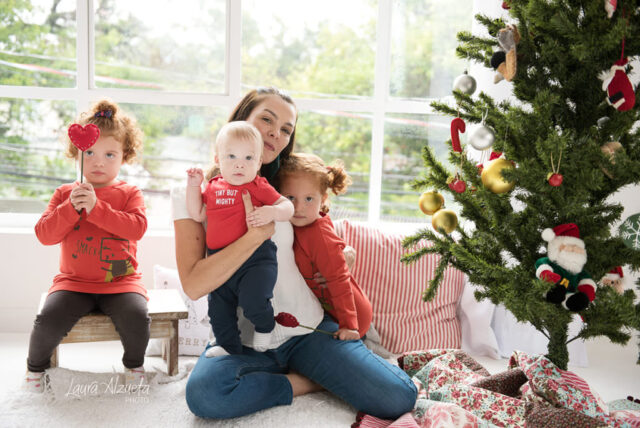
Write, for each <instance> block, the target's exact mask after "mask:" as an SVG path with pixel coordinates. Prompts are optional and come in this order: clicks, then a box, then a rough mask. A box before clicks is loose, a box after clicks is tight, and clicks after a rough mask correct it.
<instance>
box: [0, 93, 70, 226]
mask: <svg viewBox="0 0 640 428" xmlns="http://www.w3.org/2000/svg"><path fill="white" fill-rule="evenodd" d="M74 113H75V103H73V102H71V101H39V100H23V99H13V98H0V212H32V213H40V212H42V211H44V209H45V207H46V206H47V202H48V201H49V199H50V198H51V196H52V195H53V191H54V190H55V189H56V188H57V187H58V186H59V185H61V184H62V183H68V182H71V181H73V180H74V179H75V167H74V165H73V162H72V161H71V160H69V159H67V158H66V157H65V156H64V149H65V143H64V140H63V138H62V137H63V136H64V132H65V131H66V125H67V124H68V123H70V122H71V121H72V120H73V114H74Z"/></svg>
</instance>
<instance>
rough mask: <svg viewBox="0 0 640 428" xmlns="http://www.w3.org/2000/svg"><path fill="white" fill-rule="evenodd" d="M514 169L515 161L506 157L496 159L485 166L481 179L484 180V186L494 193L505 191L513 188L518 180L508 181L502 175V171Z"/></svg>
mask: <svg viewBox="0 0 640 428" xmlns="http://www.w3.org/2000/svg"><path fill="white" fill-rule="evenodd" d="M513 169H515V166H514V165H513V162H511V161H508V160H506V159H504V158H498V159H494V160H492V161H489V162H488V163H487V164H486V165H485V166H484V168H483V169H482V174H480V179H481V180H482V184H484V187H486V188H487V189H489V190H490V191H492V192H493V193H505V192H508V191H510V190H511V189H513V188H514V186H515V185H516V182H515V181H506V180H505V179H504V178H503V177H502V171H503V170H513Z"/></svg>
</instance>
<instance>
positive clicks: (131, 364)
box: [27, 290, 151, 372]
mask: <svg viewBox="0 0 640 428" xmlns="http://www.w3.org/2000/svg"><path fill="white" fill-rule="evenodd" d="M96 310H100V311H101V312H103V313H104V314H106V315H109V317H111V320H112V321H113V324H114V325H115V327H116V331H117V332H118V334H120V341H121V342H122V346H123V347H124V355H123V356H122V364H124V366H125V367H127V368H130V369H131V368H135V367H140V366H141V365H143V364H144V353H145V351H146V349H147V343H148V342H149V325H150V324H151V319H150V318H149V315H148V312H147V299H145V298H144V296H142V295H141V294H138V293H118V294H90V293H77V292H75V291H66V290H61V291H56V292H53V293H51V294H49V295H48V296H47V299H46V300H45V302H44V306H43V307H42V311H40V314H38V316H36V320H35V321H34V323H33V330H32V331H31V339H30V341H29V357H28V358H27V367H28V368H29V371H32V372H43V371H44V370H46V369H48V368H49V367H50V359H51V355H52V354H53V350H54V349H55V348H56V346H58V345H59V344H60V342H61V341H62V339H63V338H64V337H65V336H66V335H67V333H68V332H69V331H70V330H71V328H72V327H73V326H74V325H75V324H76V322H78V320H79V319H80V318H82V317H83V316H84V315H86V314H88V313H89V312H92V311H96Z"/></svg>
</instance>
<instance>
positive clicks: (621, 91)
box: [602, 58, 636, 111]
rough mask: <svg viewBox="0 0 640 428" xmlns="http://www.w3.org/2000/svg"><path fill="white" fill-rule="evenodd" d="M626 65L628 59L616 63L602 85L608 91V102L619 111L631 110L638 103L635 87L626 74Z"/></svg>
mask: <svg viewBox="0 0 640 428" xmlns="http://www.w3.org/2000/svg"><path fill="white" fill-rule="evenodd" d="M626 65H627V58H623V59H620V60H618V61H616V62H615V63H614V64H613V65H612V66H611V69H610V70H609V72H608V73H607V74H606V75H605V76H604V78H605V80H604V82H603V83H602V89H603V90H605V91H607V102H608V103H609V104H610V105H612V106H613V107H615V108H616V109H617V110H619V111H627V110H631V109H632V108H633V106H634V105H635V103H636V94H635V92H634V91H633V85H632V84H631V81H630V80H629V76H627V74H626V73H625V70H626Z"/></svg>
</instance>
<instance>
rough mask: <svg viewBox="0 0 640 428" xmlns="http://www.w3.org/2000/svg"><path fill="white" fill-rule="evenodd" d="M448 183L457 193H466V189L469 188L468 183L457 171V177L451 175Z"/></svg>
mask: <svg viewBox="0 0 640 428" xmlns="http://www.w3.org/2000/svg"><path fill="white" fill-rule="evenodd" d="M447 184H448V185H449V189H451V190H453V191H454V192H456V193H464V191H465V190H467V183H465V182H464V180H462V179H461V177H460V174H459V173H457V172H456V175H455V177H449V179H447Z"/></svg>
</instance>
